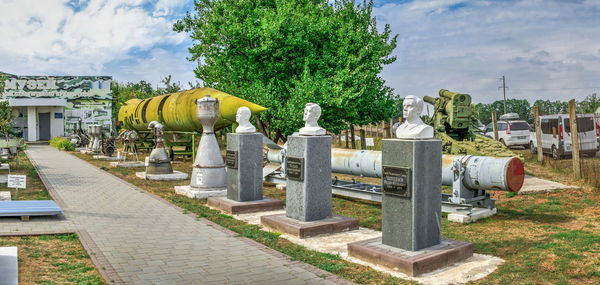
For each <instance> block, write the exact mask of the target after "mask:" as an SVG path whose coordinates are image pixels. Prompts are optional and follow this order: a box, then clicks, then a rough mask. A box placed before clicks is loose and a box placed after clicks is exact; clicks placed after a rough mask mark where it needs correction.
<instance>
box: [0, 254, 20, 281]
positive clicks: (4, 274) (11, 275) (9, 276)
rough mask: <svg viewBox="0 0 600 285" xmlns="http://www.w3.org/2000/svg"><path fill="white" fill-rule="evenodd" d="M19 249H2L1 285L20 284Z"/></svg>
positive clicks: (0, 259) (0, 257)
mask: <svg viewBox="0 0 600 285" xmlns="http://www.w3.org/2000/svg"><path fill="white" fill-rule="evenodd" d="M17 252H18V251H17V247H0V284H2V285H18V284H19V263H18V259H17Z"/></svg>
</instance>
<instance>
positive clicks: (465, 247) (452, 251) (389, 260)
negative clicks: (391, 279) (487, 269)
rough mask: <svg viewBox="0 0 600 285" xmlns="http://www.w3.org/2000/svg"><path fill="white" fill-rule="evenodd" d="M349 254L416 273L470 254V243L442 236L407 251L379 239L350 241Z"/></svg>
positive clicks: (460, 259)
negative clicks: (433, 241) (439, 240)
mask: <svg viewBox="0 0 600 285" xmlns="http://www.w3.org/2000/svg"><path fill="white" fill-rule="evenodd" d="M348 256H350V257H354V258H358V259H361V260H364V261H367V262H369V263H373V264H376V265H380V266H384V267H387V268H389V269H392V270H397V271H399V272H402V273H404V274H406V275H408V276H418V275H421V274H424V273H427V272H431V271H435V270H437V269H440V268H443V267H446V266H449V265H452V264H453V263H456V262H459V261H462V260H465V259H467V258H469V257H471V256H473V246H472V245H471V244H470V243H467V242H462V241H457V240H452V239H446V238H442V239H441V242H440V243H439V244H437V245H434V246H431V247H428V248H424V249H421V250H419V251H409V250H404V249H401V248H397V247H393V246H389V245H385V244H383V243H382V241H381V238H374V239H368V240H363V241H359V242H354V243H349V244H348Z"/></svg>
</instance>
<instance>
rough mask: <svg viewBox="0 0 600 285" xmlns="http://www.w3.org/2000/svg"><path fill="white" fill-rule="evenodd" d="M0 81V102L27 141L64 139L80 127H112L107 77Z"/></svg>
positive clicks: (21, 77) (59, 77) (20, 77)
mask: <svg viewBox="0 0 600 285" xmlns="http://www.w3.org/2000/svg"><path fill="white" fill-rule="evenodd" d="M5 75H7V79H6V80H5V81H4V92H3V93H2V94H1V98H2V99H3V100H8V102H9V105H10V106H12V107H13V117H15V119H14V120H13V126H14V128H15V129H16V130H18V131H19V132H20V134H21V135H22V137H23V138H25V139H26V140H27V141H38V140H49V139H51V138H53V137H56V136H68V135H69V134H70V133H71V132H72V131H73V129H74V128H75V126H76V125H77V124H78V123H79V121H80V120H81V122H82V127H83V128H84V129H87V127H86V126H87V125H88V124H102V125H105V127H106V128H108V129H110V128H111V127H112V122H111V107H112V93H111V88H110V85H111V80H112V78H111V77H110V76H15V75H8V74H5Z"/></svg>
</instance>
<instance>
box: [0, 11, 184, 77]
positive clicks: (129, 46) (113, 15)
mask: <svg viewBox="0 0 600 285" xmlns="http://www.w3.org/2000/svg"><path fill="white" fill-rule="evenodd" d="M69 2H71V3H69ZM164 2H165V1H159V2H158V3H157V4H156V5H155V6H154V11H148V10H146V9H145V8H147V7H148V6H152V3H151V2H150V1H145V0H91V1H82V0H80V1H66V0H63V1H61V0H45V1H35V0H18V1H17V0H0V38H1V39H3V40H2V42H1V44H0V70H2V71H5V72H9V73H14V74H21V75H37V74H72V75H89V74H102V75H111V73H113V72H114V71H112V70H106V69H105V67H106V65H107V64H108V63H110V62H114V61H126V60H132V59H136V60H138V61H140V60H143V58H139V56H133V55H132V53H133V52H138V54H143V51H149V50H151V49H153V48H155V47H156V46H157V45H165V46H174V45H177V44H180V43H182V42H184V40H185V39H186V35H184V34H177V33H175V32H173V31H172V24H173V20H171V19H169V18H168V17H164V16H166V15H167V14H168V13H172V12H173V9H175V8H176V7H178V6H179V5H182V3H183V2H182V1H177V2H175V1H171V3H170V4H169V3H167V4H165V3H164ZM166 2H169V1H166ZM72 6H74V7H77V8H76V9H74V8H73V7H72ZM156 10H160V11H163V13H162V14H161V16H160V17H159V16H155V15H153V14H155V11H156ZM190 73H191V70H190ZM116 79H118V78H116ZM140 79H143V78H139V79H138V80H140Z"/></svg>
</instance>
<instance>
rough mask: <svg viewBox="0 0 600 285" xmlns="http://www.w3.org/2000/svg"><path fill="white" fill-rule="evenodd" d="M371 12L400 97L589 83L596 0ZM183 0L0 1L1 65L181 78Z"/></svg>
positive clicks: (379, 1)
mask: <svg viewBox="0 0 600 285" xmlns="http://www.w3.org/2000/svg"><path fill="white" fill-rule="evenodd" d="M375 6H376V7H375V9H374V10H373V16H374V17H376V19H377V24H378V26H379V27H380V28H381V29H382V28H383V26H384V25H386V24H389V25H390V26H391V29H392V32H393V33H394V34H398V46H397V48H396V49H395V50H394V55H395V56H397V60H396V62H394V63H393V64H391V65H387V66H386V67H385V68H384V70H383V72H382V74H381V77H382V78H383V79H384V80H385V81H386V83H387V85H388V86H390V87H392V88H394V92H395V93H396V94H398V95H400V96H402V97H403V96H406V95H409V94H414V95H417V96H425V95H429V96H432V95H433V96H435V95H436V94H437V92H438V90H439V89H449V90H451V91H459V92H461V93H469V94H471V95H472V96H473V101H474V102H483V103H490V102H493V101H495V100H499V99H501V98H502V89H500V88H499V86H501V85H502V83H501V81H500V80H499V79H500V78H501V77H502V76H503V75H504V76H505V78H506V86H508V89H507V90H506V95H507V98H517V99H528V100H529V101H530V102H533V101H535V100H537V99H548V100H568V99H572V98H575V99H578V100H581V99H583V98H585V97H586V96H587V95H589V94H591V93H599V94H600V0H580V1H579V0H571V1H567V0H563V1H558V0H556V1H551V0H545V1H542V0H505V1H499V0H496V1H491V0H489V1H488V0H475V1H461V0H419V1H407V0H376V1H375ZM187 11H190V12H192V11H193V1H192V0H37V1H36V0H0V39H2V41H0V71H3V72H7V73H11V74H17V75H109V76H112V77H113V79H115V80H117V81H120V82H127V81H140V80H146V81H148V82H151V83H153V84H155V85H156V84H158V83H159V82H160V80H161V79H162V78H163V77H165V76H166V75H169V74H170V75H172V78H173V80H174V81H175V82H180V83H181V84H182V86H183V87H185V88H187V87H188V84H187V83H188V82H195V81H196V80H197V79H196V78H194V73H193V69H194V68H195V67H196V66H197V63H195V62H190V61H188V60H187V58H188V57H189V52H188V48H189V47H191V45H192V44H193V42H192V41H191V40H190V39H189V36H188V35H187V34H184V33H175V32H173V31H172V25H173V23H174V22H175V21H176V20H177V19H180V18H182V17H183V16H185V14H186V12H187Z"/></svg>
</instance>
